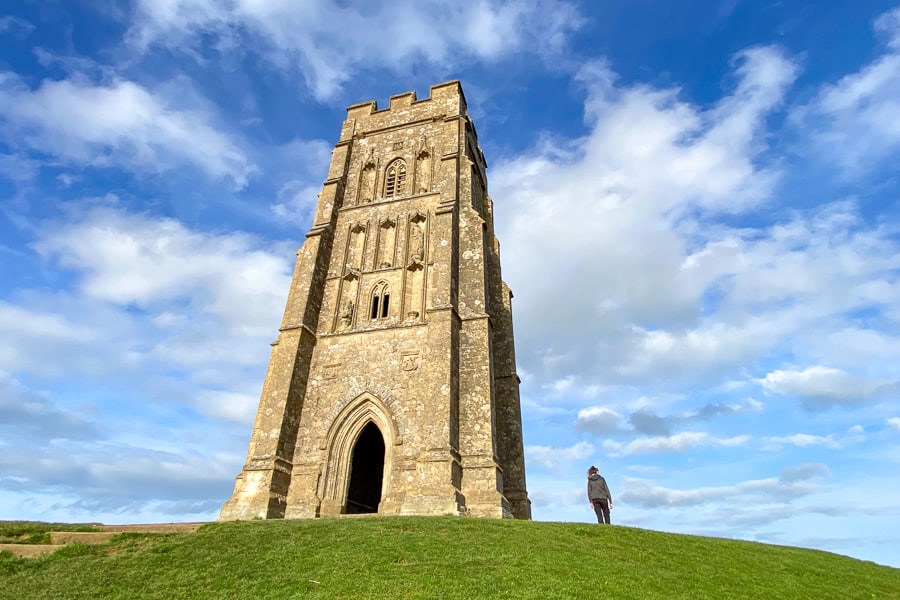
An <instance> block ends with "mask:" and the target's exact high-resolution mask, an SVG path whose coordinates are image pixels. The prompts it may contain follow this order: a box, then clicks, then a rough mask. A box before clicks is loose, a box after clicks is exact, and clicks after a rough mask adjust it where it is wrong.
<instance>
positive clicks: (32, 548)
mask: <svg viewBox="0 0 900 600" xmlns="http://www.w3.org/2000/svg"><path fill="white" fill-rule="evenodd" d="M60 548H62V546H59V545H56V544H0V552H4V551H5V552H12V553H13V556H16V557H18V558H36V557H38V556H42V555H44V554H50V553H51V552H53V551H55V550H59V549H60Z"/></svg>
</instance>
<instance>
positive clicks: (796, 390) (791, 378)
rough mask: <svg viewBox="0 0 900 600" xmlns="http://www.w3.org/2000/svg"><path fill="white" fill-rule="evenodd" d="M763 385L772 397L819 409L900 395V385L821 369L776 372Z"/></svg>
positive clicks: (763, 379) (761, 380)
mask: <svg viewBox="0 0 900 600" xmlns="http://www.w3.org/2000/svg"><path fill="white" fill-rule="evenodd" d="M759 384H760V385H762V387H763V388H764V389H765V390H766V391H767V392H769V393H773V394H779V395H784V396H796V397H798V398H801V399H803V400H805V401H807V403H808V404H809V405H810V406H819V407H828V406H831V405H834V404H845V403H855V402H863V401H866V400H871V399H873V398H879V397H883V396H886V395H888V394H892V393H896V392H897V391H900V383H898V382H890V381H872V380H868V379H865V378H862V377H858V376H855V375H853V374H851V373H848V372H846V371H843V370H841V369H835V368H831V367H825V366H821V365H815V366H812V367H807V368H806V369H804V370H802V371H794V370H782V369H776V370H775V371H772V372H771V373H769V374H767V375H766V376H765V377H764V378H762V379H760V380H759Z"/></svg>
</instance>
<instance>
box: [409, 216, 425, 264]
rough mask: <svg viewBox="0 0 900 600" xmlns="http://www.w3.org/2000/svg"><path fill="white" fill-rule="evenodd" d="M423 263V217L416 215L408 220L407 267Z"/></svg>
mask: <svg viewBox="0 0 900 600" xmlns="http://www.w3.org/2000/svg"><path fill="white" fill-rule="evenodd" d="M424 261H425V216H424V215H422V214H420V213H416V214H414V215H413V216H412V217H411V218H410V220H409V260H408V261H407V264H408V265H414V264H418V263H422V262H424Z"/></svg>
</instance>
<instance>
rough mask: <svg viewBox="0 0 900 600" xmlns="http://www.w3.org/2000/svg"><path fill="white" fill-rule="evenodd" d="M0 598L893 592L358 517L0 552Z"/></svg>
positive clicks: (831, 571) (861, 582)
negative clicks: (18, 553)
mask: <svg viewBox="0 0 900 600" xmlns="http://www.w3.org/2000/svg"><path fill="white" fill-rule="evenodd" d="M0 598H29V599H39V598H66V599H73V600H75V599H80V598H122V599H125V598H127V599H129V600H131V599H138V598H160V599H163V598H164V599H166V600H171V599H175V598H184V599H188V598H198V599H201V598H202V599H204V600H206V599H212V598H228V599H231V600H233V599H241V598H247V599H250V598H253V599H257V598H273V599H280V598H285V599H286V598H329V599H336V598H348V599H349V598H366V599H369V598H392V599H398V598H446V599H455V598H459V599H470V598H516V599H525V598H535V599H538V598H540V599H542V600H546V599H550V598H616V599H628V598H634V599H647V598H666V599H672V598H766V599H773V598H779V599H787V598H816V599H821V598H840V599H842V600H847V599H852V598H868V599H871V598H900V569H894V568H891V567H885V566H881V565H876V564H874V563H870V562H864V561H860V560H856V559H852V558H848V557H845V556H840V555H837V554H830V553H827V552H821V551H815V550H806V549H800V548H792V547H784V546H772V545H766V544H760V543H754V542H745V541H737V540H726V539H719V538H703V537H696V536H688V535H680V534H671V533H661V532H656V531H649V530H643V529H636V528H630V527H620V526H612V527H604V526H598V525H593V524H583V523H542V522H529V521H511V520H505V521H499V520H487V519H471V518H457V517H365V518H342V519H321V520H309V521H248V522H231V523H215V524H209V525H205V526H203V527H201V528H200V529H199V530H198V531H197V532H196V533H178V534H170V535H160V534H139V533H126V534H122V535H119V536H116V537H114V538H113V539H112V540H111V541H110V542H109V543H106V544H103V545H96V546H89V545H82V544H74V545H71V546H66V547H65V548H63V549H62V550H59V551H57V552H55V553H53V554H50V555H47V556H44V557H40V558H35V559H17V558H14V557H12V556H11V555H10V554H9V553H4V554H2V555H0Z"/></svg>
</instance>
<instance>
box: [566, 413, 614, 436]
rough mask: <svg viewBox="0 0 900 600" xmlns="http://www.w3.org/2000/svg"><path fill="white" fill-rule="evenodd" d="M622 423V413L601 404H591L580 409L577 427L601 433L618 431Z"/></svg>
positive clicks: (576, 421) (576, 420)
mask: <svg viewBox="0 0 900 600" xmlns="http://www.w3.org/2000/svg"><path fill="white" fill-rule="evenodd" d="M621 423H622V415H620V414H619V413H617V412H616V411H614V410H611V409H608V408H603V407H600V406H591V407H590V408H585V409H583V410H580V411H578V418H577V419H575V429H578V430H581V431H590V432H591V433H594V434H598V435H599V434H603V433H611V432H614V431H616V430H617V429H618V428H619V427H620V425H621Z"/></svg>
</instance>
